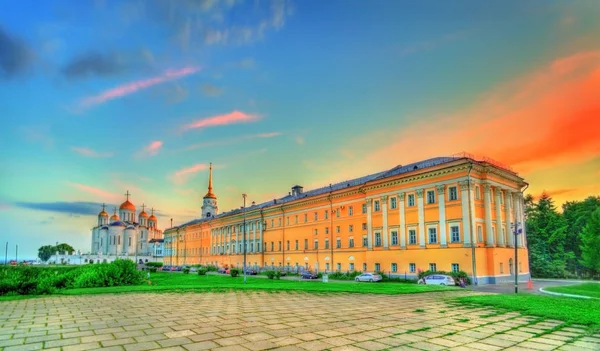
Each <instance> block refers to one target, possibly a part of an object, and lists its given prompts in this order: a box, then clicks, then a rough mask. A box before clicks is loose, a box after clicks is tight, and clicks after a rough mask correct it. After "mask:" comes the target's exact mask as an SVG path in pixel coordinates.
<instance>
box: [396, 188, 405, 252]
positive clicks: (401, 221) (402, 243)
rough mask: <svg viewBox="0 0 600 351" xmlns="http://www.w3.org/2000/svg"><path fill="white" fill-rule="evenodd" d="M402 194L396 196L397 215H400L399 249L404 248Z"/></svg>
mask: <svg viewBox="0 0 600 351" xmlns="http://www.w3.org/2000/svg"><path fill="white" fill-rule="evenodd" d="M404 196H405V194H404V193H399V194H398V200H399V201H398V213H400V233H398V235H400V248H402V249H405V248H406V218H405V216H404Z"/></svg>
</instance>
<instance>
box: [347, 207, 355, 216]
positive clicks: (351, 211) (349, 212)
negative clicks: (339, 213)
mask: <svg viewBox="0 0 600 351" xmlns="http://www.w3.org/2000/svg"><path fill="white" fill-rule="evenodd" d="M352 215H354V207H352V206H350V207H348V216H352Z"/></svg>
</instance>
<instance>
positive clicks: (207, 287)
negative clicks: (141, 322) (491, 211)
mask: <svg viewBox="0 0 600 351" xmlns="http://www.w3.org/2000/svg"><path fill="white" fill-rule="evenodd" d="M243 279H244V278H243V277H241V276H240V277H236V278H232V277H231V276H228V275H205V276H199V275H197V274H191V273H190V274H181V273H174V274H170V273H166V272H165V273H163V272H157V273H152V275H151V277H150V282H151V283H152V284H151V285H149V284H143V285H132V286H115V287H106V288H86V289H66V290H61V291H59V292H58V293H57V294H59V295H88V294H107V293H128V292H157V293H158V292H186V291H197V292H202V291H225V290H270V291H305V292H348V293H362V294H387V295H396V294H414V293H426V292H432V291H456V290H461V289H458V288H452V287H444V286H431V285H417V284H404V283H356V282H343V283H342V282H330V283H323V282H321V281H305V280H271V279H265V278H256V277H248V278H247V284H245V285H244V280H243ZM20 298H23V297H21V296H2V297H0V301H1V300H15V299H20Z"/></svg>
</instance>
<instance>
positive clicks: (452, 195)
mask: <svg viewBox="0 0 600 351" xmlns="http://www.w3.org/2000/svg"><path fill="white" fill-rule="evenodd" d="M448 200H450V201H454V200H458V191H457V190H456V187H455V186H451V187H449V188H448Z"/></svg>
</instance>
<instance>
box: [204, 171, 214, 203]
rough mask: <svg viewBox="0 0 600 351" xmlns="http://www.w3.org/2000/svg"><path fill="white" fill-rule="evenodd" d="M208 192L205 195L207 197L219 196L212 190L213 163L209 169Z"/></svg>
mask: <svg viewBox="0 0 600 351" xmlns="http://www.w3.org/2000/svg"><path fill="white" fill-rule="evenodd" d="M208 172H209V173H208V192H207V193H206V195H204V198H205V199H216V198H217V196H216V195H215V194H213V192H212V189H213V188H212V163H211V164H210V168H209V171H208Z"/></svg>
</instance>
